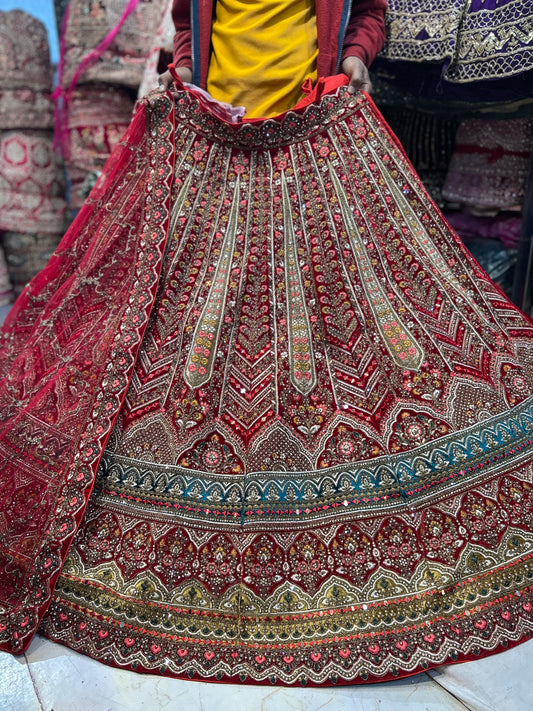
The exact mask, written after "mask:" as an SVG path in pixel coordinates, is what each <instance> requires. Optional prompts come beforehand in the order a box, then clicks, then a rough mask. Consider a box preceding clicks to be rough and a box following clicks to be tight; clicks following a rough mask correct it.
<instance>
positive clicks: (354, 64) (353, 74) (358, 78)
mask: <svg viewBox="0 0 533 711" xmlns="http://www.w3.org/2000/svg"><path fill="white" fill-rule="evenodd" d="M342 71H343V72H344V73H345V74H346V76H347V77H348V79H349V80H350V85H349V87H348V91H349V92H350V94H355V92H356V91H357V90H358V89H360V90H361V91H366V92H367V93H369V92H370V91H371V90H372V82H371V81H370V75H369V73H368V69H367V67H366V66H365V64H364V62H363V60H362V59H359V57H346V58H345V59H344V60H343V62H342Z"/></svg>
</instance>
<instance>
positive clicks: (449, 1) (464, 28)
mask: <svg viewBox="0 0 533 711" xmlns="http://www.w3.org/2000/svg"><path fill="white" fill-rule="evenodd" d="M386 24H387V37H386V41H385V46H384V47H383V50H382V52H381V54H380V60H379V61H378V62H377V64H376V66H375V69H376V70H377V71H378V72H379V73H380V74H382V75H383V76H384V77H385V78H386V79H388V80H389V81H391V82H393V83H394V84H395V85H397V86H399V87H402V88H404V89H405V90H406V91H408V92H410V93H411V94H415V95H420V96H423V97H426V98H431V99H436V100H440V101H442V100H443V99H446V100H448V101H450V100H455V101H461V102H473V103H480V102H485V103H491V102H504V101H512V100H516V101H518V100H522V99H524V98H529V99H531V81H532V76H533V13H532V12H531V4H530V3H528V2H523V0H432V2H427V1H426V0H388V10H387V16H386Z"/></svg>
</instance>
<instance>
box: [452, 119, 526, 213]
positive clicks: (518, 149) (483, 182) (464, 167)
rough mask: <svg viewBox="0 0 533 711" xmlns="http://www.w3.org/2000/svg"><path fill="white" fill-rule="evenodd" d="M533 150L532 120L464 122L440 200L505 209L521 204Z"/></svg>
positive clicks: (458, 132)
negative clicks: (442, 198)
mask: <svg viewBox="0 0 533 711" xmlns="http://www.w3.org/2000/svg"><path fill="white" fill-rule="evenodd" d="M532 150H533V119H531V118H518V119H505V120H502V121H498V120H487V119H469V120H466V121H463V123H462V124H461V125H460V126H459V129H458V131H457V137H456V143H455V149H454V154H453V156H452V160H451V162H450V167H449V170H448V174H447V176H446V180H445V182H444V186H443V189H442V194H443V197H444V198H445V199H446V200H448V201H450V202H456V203H459V204H460V205H464V206H468V207H471V208H483V209H488V210H505V209H508V208H513V207H516V206H519V205H521V204H522V202H523V199H524V189H525V185H526V180H527V176H528V172H529V159H530V155H531V151H532Z"/></svg>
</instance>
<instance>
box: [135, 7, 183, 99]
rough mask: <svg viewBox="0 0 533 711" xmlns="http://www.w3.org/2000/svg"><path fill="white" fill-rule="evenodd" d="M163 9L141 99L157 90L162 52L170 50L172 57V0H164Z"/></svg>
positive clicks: (139, 94)
mask: <svg viewBox="0 0 533 711" xmlns="http://www.w3.org/2000/svg"><path fill="white" fill-rule="evenodd" d="M163 5H164V7H163V9H162V17H161V24H160V25H159V29H158V30H157V32H156V34H155V36H154V38H153V40H152V46H151V48H150V53H149V55H148V58H147V60H146V64H145V67H144V74H143V80H142V82H141V85H140V87H139V93H138V96H139V98H141V97H143V96H145V95H146V94H148V93H149V92H150V91H153V90H154V89H156V88H157V85H158V78H159V72H160V60H161V52H162V51H163V52H166V51H167V50H168V53H169V56H170V57H171V56H172V46H173V39H174V32H175V29H174V23H173V22H172V0H164V3H163Z"/></svg>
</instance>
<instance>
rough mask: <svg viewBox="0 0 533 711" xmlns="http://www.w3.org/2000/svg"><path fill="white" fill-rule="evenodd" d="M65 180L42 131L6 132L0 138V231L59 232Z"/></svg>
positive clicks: (50, 140) (64, 207)
mask: <svg viewBox="0 0 533 711" xmlns="http://www.w3.org/2000/svg"><path fill="white" fill-rule="evenodd" d="M64 194H65V181H64V174H63V169H62V166H61V162H60V160H59V158H58V156H57V154H56V153H55V152H54V150H53V148H52V136H51V134H48V133H47V132H45V131H9V132H7V133H5V134H4V135H2V136H1V138H0V230H8V231H9V230H14V231H18V230H20V229H21V227H23V229H24V230H26V231H28V232H43V233H46V234H58V233H59V234H61V233H63V231H64V229H65V226H66V225H65V213H66V202H65V199H64Z"/></svg>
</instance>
